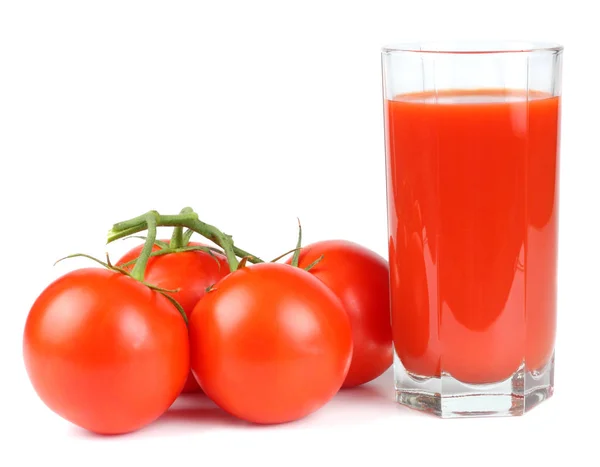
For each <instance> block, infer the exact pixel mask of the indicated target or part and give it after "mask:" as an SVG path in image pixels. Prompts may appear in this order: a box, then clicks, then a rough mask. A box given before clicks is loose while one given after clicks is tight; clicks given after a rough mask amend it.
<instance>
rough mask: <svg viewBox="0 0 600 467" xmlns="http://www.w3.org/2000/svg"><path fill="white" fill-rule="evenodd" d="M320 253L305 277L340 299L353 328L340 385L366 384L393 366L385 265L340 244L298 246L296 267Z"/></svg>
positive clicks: (364, 252) (376, 257)
mask: <svg viewBox="0 0 600 467" xmlns="http://www.w3.org/2000/svg"><path fill="white" fill-rule="evenodd" d="M321 255H323V259H322V260H321V261H320V262H319V263H318V264H317V265H316V266H315V267H314V268H312V269H311V270H310V273H311V274H312V275H314V276H315V277H316V278H318V279H319V280H320V281H321V282H323V283H324V284H325V285H326V286H327V287H328V288H330V289H331V290H332V291H333V292H334V293H335V294H336V295H337V296H338V297H339V298H340V300H341V301H342V303H343V305H344V308H345V309H346V311H347V313H348V316H349V317H350V322H351V324H352V337H353V342H354V352H353V354H352V364H351V365H350V370H349V371H348V375H347V376H346V380H345V381H344V387H353V386H358V385H360V384H364V383H366V382H368V381H371V380H373V379H375V378H377V377H378V376H379V375H381V374H382V373H383V372H384V371H385V370H387V369H388V368H389V367H390V365H391V364H392V355H393V350H392V328H391V323H390V292H389V268H388V263H387V261H385V260H384V259H383V258H382V257H381V256H379V255H378V254H376V253H374V252H373V251H371V250H369V249H367V248H364V247H362V246H360V245H357V244H356V243H352V242H348V241H344V240H328V241H323V242H317V243H313V244H312V245H308V246H306V247H303V248H302V250H301V252H300V259H299V263H298V266H299V267H301V268H305V267H307V266H308V265H310V264H311V263H312V262H313V261H315V260H317V259H318V258H319V257H320V256H321Z"/></svg>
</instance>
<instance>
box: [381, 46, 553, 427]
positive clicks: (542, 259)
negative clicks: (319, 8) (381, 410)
mask: <svg viewBox="0 0 600 467" xmlns="http://www.w3.org/2000/svg"><path fill="white" fill-rule="evenodd" d="M382 62H383V83H384V86H383V88H384V107H385V125H386V126H385V129H386V144H387V146H386V155H387V187H388V195H387V196H388V228H389V259H390V288H391V306H392V329H393V338H394V348H395V360H394V374H395V385H396V397H397V400H398V402H399V403H401V404H404V405H407V406H409V407H412V408H416V409H420V410H425V411H428V412H432V413H434V414H437V415H439V416H442V417H465V416H484V415H521V414H523V413H524V412H526V411H528V410H529V409H531V408H532V407H534V406H535V405H537V404H538V403H539V402H541V401H543V400H545V399H547V398H548V397H550V396H551V395H552V392H553V385H554V340H555V332H556V262H557V233H558V232H557V222H558V212H557V211H558V153H559V133H560V107H561V100H560V99H561V98H560V95H561V63H562V47H561V46H559V45H556V44H531V43H525V44H523V43H499V44H490V43H483V44H480V43H466V44H460V43H459V44H448V43H442V44H438V43H434V44H405V45H400V46H397V47H386V48H384V49H383V51H382Z"/></svg>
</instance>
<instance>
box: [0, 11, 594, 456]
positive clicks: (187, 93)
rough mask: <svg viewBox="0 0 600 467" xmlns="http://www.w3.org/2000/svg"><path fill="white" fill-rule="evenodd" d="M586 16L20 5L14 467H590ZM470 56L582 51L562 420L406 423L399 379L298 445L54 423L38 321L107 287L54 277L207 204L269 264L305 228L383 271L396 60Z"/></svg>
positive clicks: (279, 436) (11, 64)
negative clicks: (38, 381) (136, 230)
mask: <svg viewBox="0 0 600 467" xmlns="http://www.w3.org/2000/svg"><path fill="white" fill-rule="evenodd" d="M586 10H587V9H586V7H585V6H584V2H577V1H574V0H570V1H556V2H552V1H548V0H545V1H533V0H530V1H524V0H514V1H513V0H506V1H504V2H492V1H489V2H488V1H481V0H479V1H459V0H454V1H445V0H439V1H434V0H430V1H427V2H422V1H401V0H392V1H376V0H370V1H363V2H353V1H349V0H347V1H343V2H342V1H340V2H334V1H325V0H321V1H309V0H304V1H302V2H285V1H277V2H276V1H274V2H265V1H261V0H254V1H224V0H222V1H211V2H200V1H193V2H192V1H191V2H180V1H170V2H167V1H163V2H156V1H148V0H146V1H139V2H134V1H125V0H119V1H108V0H106V1H103V2H90V1H87V2H85V1H81V0H77V1H63V0H54V1H38V2H34V1H27V0H19V1H5V2H2V3H1V6H0V161H1V165H0V177H1V183H0V190H1V191H0V208H1V209H0V223H1V224H0V227H1V229H0V232H1V234H2V248H3V249H2V255H1V261H2V268H1V269H0V274H1V283H0V284H1V287H2V300H1V302H0V308H1V311H2V320H1V321H0V346H1V350H2V351H1V352H0V358H1V361H0V362H1V365H0V394H1V396H2V397H1V399H0V400H1V401H2V404H3V408H2V411H1V415H0V431H1V432H2V434H1V437H0V465H2V466H13V465H26V464H28V463H30V462H44V463H47V465H63V466H75V465H86V466H92V465H143V463H145V462H147V461H156V462H161V463H162V464H163V465H169V466H171V467H174V466H178V465H227V464H228V463H229V462H237V463H239V465H255V464H256V465H278V466H279V465H288V464H289V465H296V464H297V465H305V464H307V463H310V464H311V465H317V466H320V465H332V466H333V465H369V466H375V465H409V464H410V463H413V464H416V463H418V464H419V465H439V464H437V462H441V461H444V462H450V463H453V462H458V463H461V464H462V465H525V463H526V462H534V461H535V462H539V465H542V463H545V462H546V461H548V460H559V461H562V460H567V459H571V460H572V461H571V462H573V461H575V465H579V463H578V462H577V461H578V460H580V459H583V458H584V457H585V456H591V457H590V460H589V462H588V463H586V465H592V464H593V463H594V462H595V460H594V459H597V457H596V456H597V454H596V453H597V451H596V449H595V446H594V444H593V443H594V442H595V441H596V438H597V429H596V428H594V427H596V424H597V422H598V415H599V410H598V406H599V404H600V403H599V400H600V399H599V396H598V391H599V390H600V385H599V383H600V379H599V377H598V356H599V351H598V341H599V339H598V335H599V325H600V318H599V316H600V306H599V305H598V302H599V301H598V290H599V289H600V273H599V272H598V269H597V264H598V262H599V261H600V254H599V245H600V241H599V238H600V231H599V230H598V228H597V227H598V222H597V219H598V215H599V214H600V211H599V209H598V202H599V201H600V178H599V169H600V164H599V162H598V160H599V156H600V154H599V151H598V133H599V131H600V130H599V127H598V122H599V119H598V109H600V93H599V92H598V82H599V79H600V73H599V68H598V63H599V62H600V60H599V59H598V56H599V55H598V54H599V52H598V48H597V40H596V39H597V30H598V26H597V18H596V17H595V16H594V15H592V14H591V13H590V12H589V11H587V13H586ZM594 35H596V39H594ZM453 38H464V39H530V40H551V41H558V42H561V43H563V44H564V45H565V55H564V74H563V78H564V86H563V92H564V107H563V135H562V138H563V141H562V161H561V204H560V210H561V211H560V254H559V330H558V342H557V374H556V393H555V396H554V398H552V399H551V400H550V401H548V402H546V403H545V404H543V405H542V406H540V407H538V408H537V409H536V410H534V411H532V412H530V413H529V414H527V415H526V416H525V417H521V418H513V419H509V418H501V419H470V420H439V419H436V418H434V417H430V416H426V415H421V414H419V413H415V412H411V411H408V410H407V409H404V408H401V407H399V406H397V405H395V404H394V403H393V402H392V381H391V375H390V374H389V373H388V374H386V375H385V376H384V377H383V378H382V379H380V380H379V381H377V382H376V383H375V384H373V385H370V386H368V387H367V388H364V389H361V390H357V391H353V392H345V393H342V394H340V395H339V396H337V398H336V399H334V401H333V402H331V403H330V404H328V405H327V406H325V407H324V408H323V409H322V410H320V411H319V412H317V413H315V414H314V415H313V416H310V417H308V418H306V419H304V420H302V421H300V422H297V423H292V424H288V425H285V426H277V427H266V428H264V427H262V428H261V427H249V426H247V425H245V424H240V423H236V422H235V421H234V420H233V419H231V418H229V417H227V416H224V415H223V414H222V413H221V412H220V411H219V410H218V409H215V408H213V407H212V406H210V404H209V403H208V402H207V401H200V402H198V401H196V402H195V401H194V400H186V401H184V403H183V405H181V404H180V405H179V409H178V410H174V411H172V412H171V413H170V414H169V415H168V416H166V417H164V418H163V419H161V420H160V421H159V422H157V423H156V424H154V425H151V426H150V427H148V428H147V429H145V430H142V431H140V432H138V433H135V434H132V435H128V436H122V437H110V438H106V437H97V436H93V435H90V434H88V433H86V432H84V431H82V430H80V429H78V428H76V427H74V426H73V425H71V424H69V423H68V422H66V421H64V420H62V419H61V418H59V417H58V416H56V415H54V414H53V413H51V412H50V411H49V410H48V409H46V408H45V406H44V405H43V404H42V403H41V402H40V401H39V399H38V398H37V396H36V395H35V393H34V392H33V390H32V388H31V386H30V384H29V381H28V379H27V376H26V374H25V371H24V366H23V362H22V356H21V339H22V330H23V324H24V321H25V318H26V315H27V312H28V310H29V307H30V306H31V304H32V302H33V300H34V299H35V297H36V296H37V295H38V294H39V293H40V292H41V291H42V289H43V288H44V287H45V286H46V285H47V284H48V283H49V282H50V281H51V280H52V279H54V278H55V277H57V276H58V275H60V274H63V273H64V272H66V271H67V270H70V269H73V268H75V267H78V266H81V265H83V264H85V265H89V263H86V262H78V261H73V262H70V263H68V264H67V263H64V264H61V265H59V266H56V267H53V266H52V264H53V262H54V261H55V260H56V259H57V258H59V257H61V256H64V255H67V254H69V253H73V252H87V253H91V254H95V255H102V254H103V253H104V251H105V246H104V236H105V232H106V230H107V229H108V228H109V227H110V225H111V224H112V223H113V222H116V221H119V220H123V219H126V218H129V217H133V216H135V215H138V214H141V213H142V212H145V211H147V210H149V209H157V210H159V211H161V212H163V213H175V212H177V211H179V209H180V208H181V207H183V206H185V205H188V204H189V205H192V206H193V207H194V208H195V209H196V210H197V211H198V212H199V213H200V216H201V218H202V219H203V220H206V221H208V222H211V223H214V224H216V225H217V226H219V227H221V228H222V229H224V230H225V231H226V232H228V233H233V234H235V240H236V241H237V243H238V244H239V245H240V246H242V247H244V248H246V249H248V250H250V251H252V252H256V253H257V254H261V255H263V256H265V257H273V256H276V255H277V254H278V253H281V252H283V251H286V250H288V249H289V248H292V247H293V245H294V242H295V234H296V231H295V229H296V216H299V217H300V218H301V219H302V222H303V225H304V227H305V239H306V242H307V243H309V242H312V241H315V240H319V239H327V238H347V239H351V240H354V241H357V242H359V243H362V244H364V245H365V246H367V247H369V248H372V249H373V250H375V251H377V252H378V253H380V254H382V255H384V256H385V255H386V209H385V188H384V182H385V178H384V173H385V169H384V153H383V151H384V146H383V125H382V106H381V75H380V55H379V50H380V47H381V46H382V45H384V44H387V43H389V42H397V41H404V40H424V39H425V40H428V39H453ZM129 246H131V244H130V243H127V242H120V243H119V244H118V245H115V246H114V247H111V248H110V251H111V252H112V254H113V255H115V257H116V256H117V255H118V254H119V253H120V252H122V251H124V249H126V248H128V247H129ZM240 390H243V388H240ZM198 404H200V406H199V407H198V406H197V405H198ZM195 405H196V406H195ZM594 431H595V432H596V435H593V432H594ZM434 462H435V463H436V464H434ZM167 463H168V464H167ZM32 465H33V464H32ZM582 465H583V464H582Z"/></svg>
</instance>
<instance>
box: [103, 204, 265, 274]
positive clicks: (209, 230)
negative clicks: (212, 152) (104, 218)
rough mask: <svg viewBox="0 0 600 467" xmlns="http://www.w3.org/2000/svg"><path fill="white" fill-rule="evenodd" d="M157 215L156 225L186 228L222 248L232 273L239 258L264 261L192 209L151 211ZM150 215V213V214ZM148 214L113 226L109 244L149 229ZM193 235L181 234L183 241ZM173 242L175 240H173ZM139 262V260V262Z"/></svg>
mask: <svg viewBox="0 0 600 467" xmlns="http://www.w3.org/2000/svg"><path fill="white" fill-rule="evenodd" d="M151 213H153V215H155V216H156V217H155V220H156V225H157V226H165V227H180V228H183V227H186V228H187V229H189V230H191V231H192V232H196V233H198V234H200V235H202V236H203V237H204V238H206V239H208V240H210V241H212V242H213V243H215V244H216V245H218V246H220V247H221V248H222V249H223V252H224V253H225V257H226V258H227V263H228V264H229V269H230V271H231V272H233V271H235V270H237V269H238V265H239V262H238V259H237V258H238V257H240V258H243V257H246V256H247V257H248V258H249V259H248V260H247V261H250V262H251V263H262V262H263V260H262V259H260V258H259V257H258V256H256V255H253V254H250V253H248V252H247V251H244V250H242V249H241V248H238V247H236V246H235V245H234V244H233V239H232V237H231V235H227V234H226V233H224V232H222V231H221V230H219V229H217V228H216V227H215V226H213V225H210V224H207V223H206V222H202V221H201V220H200V219H199V218H198V214H196V213H195V212H194V211H193V210H192V209H191V208H184V209H182V210H181V212H180V213H179V214H176V215H160V214H158V212H156V211H151ZM148 214H149V213H148ZM148 214H144V215H141V216H138V217H134V218H133V219H129V220H127V221H123V222H118V223H117V224H115V225H113V227H112V229H110V230H109V231H108V238H107V243H111V242H113V241H115V240H117V239H119V238H123V237H128V236H130V235H132V234H135V233H138V232H141V231H143V230H146V229H149V225H148V219H149V218H150V217H148ZM179 235H180V234H179V231H175V232H174V233H173V236H174V237H175V246H179V240H180V238H179ZM187 235H191V233H189V234H188V233H187V232H186V233H185V234H183V233H182V234H181V237H182V241H183V239H184V238H185V236H187ZM171 240H172V241H173V239H171ZM138 261H139V260H138Z"/></svg>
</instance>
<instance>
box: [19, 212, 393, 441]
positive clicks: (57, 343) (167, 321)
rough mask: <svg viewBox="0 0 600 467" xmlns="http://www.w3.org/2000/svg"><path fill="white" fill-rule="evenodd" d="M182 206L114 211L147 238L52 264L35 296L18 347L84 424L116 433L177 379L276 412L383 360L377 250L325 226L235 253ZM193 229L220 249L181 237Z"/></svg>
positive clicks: (221, 400)
mask: <svg viewBox="0 0 600 467" xmlns="http://www.w3.org/2000/svg"><path fill="white" fill-rule="evenodd" d="M194 216H195V214H194V213H193V212H191V213H190V211H188V212H187V214H185V215H183V216H182V217H181V218H179V217H177V216H163V217H161V216H159V215H158V214H156V217H155V219H154V220H153V221H152V225H150V224H149V223H147V222H145V221H144V220H143V219H142V218H136V219H137V221H136V220H135V219H134V220H133V221H134V222H133V223H129V224H123V225H124V227H123V228H122V230H121V232H117V233H116V236H125V234H130V233H131V232H134V231H140V230H141V229H147V230H148V237H147V239H146V243H145V244H144V245H140V246H138V247H136V248H134V249H133V250H131V251H129V252H128V253H127V254H126V255H125V256H124V257H123V258H121V259H120V260H119V261H118V262H117V263H116V264H115V265H112V264H110V263H108V264H105V265H104V266H105V267H102V268H100V267H97V268H85V269H78V270H75V271H72V272H70V273H68V274H66V275H64V276H62V277H60V278H59V279H57V280H56V281H55V282H53V283H52V284H50V285H49V286H48V287H47V288H46V289H45V290H44V291H43V292H42V294H41V295H40V296H39V297H38V299H37V300H36V301H35V303H34V305H33V307H32V308H31V311H30V313H29V315H28V318H27V322H26V325H25V331H24V342H23V351H24V360H25V365H26V368H27V372H28V375H29V378H30V380H31V383H32V384H33V387H34V388H35V390H36V392H37V393H38V395H39V396H40V398H41V399H42V400H43V401H44V403H45V404H46V405H47V406H48V407H49V408H50V409H52V410H53V411H55V412H56V413H57V414H59V415H61V416H62V417H64V418H65V419H67V420H69V421H71V422H72V423H75V424H76V425H79V426H81V427H83V428H85V429H87V430H90V431H93V432H97V433H104V434H117V433H126V432H130V431H134V430H137V429H139V428H141V427H143V426H145V425H147V424H149V423H151V422H152V421H154V420H155V419H157V418H158V417H160V416H161V415H162V414H163V413H164V412H165V411H166V410H167V409H168V408H169V407H170V406H171V404H172V403H173V402H174V401H175V399H176V398H177V397H178V396H179V394H180V393H182V392H195V391H204V392H205V393H206V395H207V396H208V397H209V398H211V399H212V400H213V401H214V402H215V403H216V404H217V405H218V406H219V407H221V408H222V409H224V410H225V411H227V412H229V413H230V414H232V415H234V416H236V417H239V418H241V419H244V420H247V421H249V422H253V423H262V424H269V423H282V422H288V421H292V420H296V419H299V418H302V417H304V416H306V415H308V414H309V413H311V412H313V411H315V410H317V409H318V408H320V407H321V406H323V405H324V404H325V403H326V402H327V401H329V400H330V399H331V398H332V397H333V396H334V395H335V394H336V393H337V392H338V391H339V390H340V388H342V387H352V386H357V385H360V384H363V383H366V382H368V381H371V380H372V379H374V378H376V377H377V376H379V375H380V374H382V373H383V372H384V371H385V370H386V369H387V368H388V367H389V366H390V364H391V360H392V346H391V329H390V318H389V291H388V265H387V262H386V261H385V260H384V259H383V258H381V257H380V256H379V255H377V254H375V253H374V252H372V251H370V250H368V249H366V248H363V247H361V246H359V245H357V244H355V243H351V242H348V241H338V240H335V241H323V242H318V243H314V244H312V245H308V246H305V247H300V241H299V245H298V249H297V250H296V251H295V252H294V256H293V257H292V258H291V259H289V260H288V261H287V262H285V263H280V262H263V261H261V260H258V258H257V257H244V258H243V259H242V260H241V261H238V259H237V257H236V254H237V255H239V249H238V250H235V249H233V243H232V242H229V240H230V239H231V237H229V236H227V235H225V234H222V233H221V232H220V231H217V230H216V229H214V228H213V227H212V226H209V227H210V228H211V229H212V230H210V232H208V233H207V230H206V229H205V227H206V226H207V224H204V223H201V222H199V221H197V220H196V219H195V217H194ZM140 219H141V220H140ZM178 219H179V220H181V225H179V224H177V222H178ZM155 221H156V222H155ZM136 222H137V224H136ZM155 223H156V224H157V225H174V226H175V232H174V235H173V238H172V239H171V242H170V243H169V242H168V241H166V240H165V241H160V240H156V238H155V235H156V233H155V227H156V226H155ZM118 225H119V224H116V226H118ZM186 225H187V226H190V225H191V227H192V229H191V230H190V231H188V232H187V235H182V234H181V232H182V228H183V227H184V226H186ZM132 226H133V227H132ZM193 230H195V231H197V232H199V233H200V234H202V235H204V236H205V237H207V238H209V239H210V240H212V241H214V242H216V243H217V245H218V246H220V247H221V248H222V250H219V251H220V252H219V251H217V249H216V248H212V247H208V246H206V245H203V244H199V243H194V242H189V238H190V235H189V233H191V231H193ZM215 231H216V232H217V235H215ZM113 233H114V230H113ZM116 236H115V238H116ZM182 239H183V241H182ZM142 257H144V259H143V260H142ZM251 262H253V263H257V264H250V263H251ZM138 263H140V264H139V267H138ZM141 263H143V264H141Z"/></svg>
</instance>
